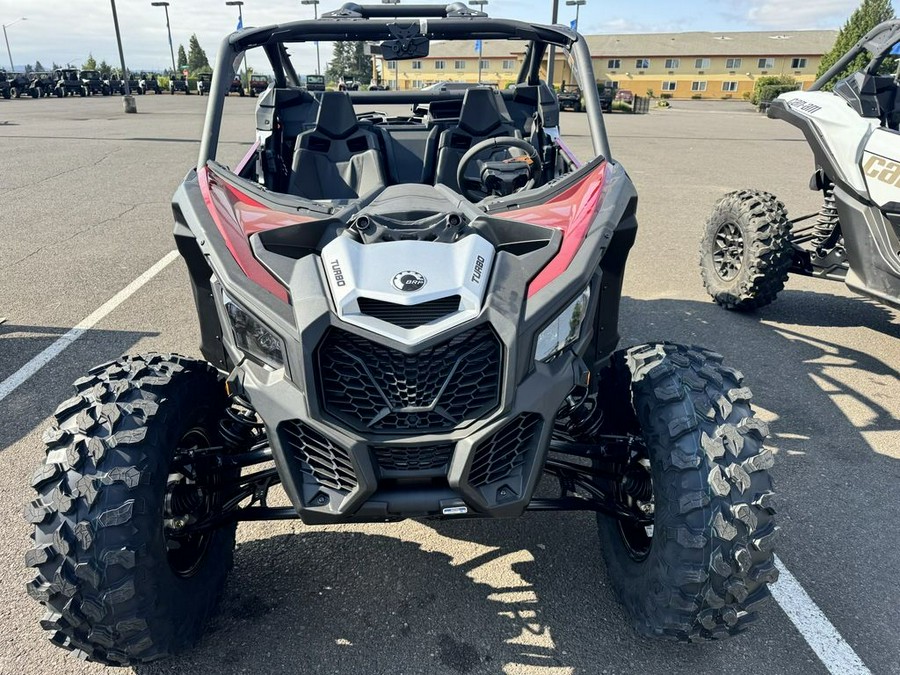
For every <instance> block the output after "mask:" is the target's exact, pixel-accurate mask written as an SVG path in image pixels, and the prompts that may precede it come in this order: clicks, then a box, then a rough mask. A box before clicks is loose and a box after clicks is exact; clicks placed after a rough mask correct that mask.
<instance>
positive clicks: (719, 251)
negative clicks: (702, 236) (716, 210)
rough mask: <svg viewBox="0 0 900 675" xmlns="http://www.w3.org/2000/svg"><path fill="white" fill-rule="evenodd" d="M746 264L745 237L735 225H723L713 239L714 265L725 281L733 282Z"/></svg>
mask: <svg viewBox="0 0 900 675" xmlns="http://www.w3.org/2000/svg"><path fill="white" fill-rule="evenodd" d="M743 264H744V235H743V234H742V233H741V229H740V228H739V227H738V226H737V225H736V224H735V223H723V224H722V225H720V226H719V229H718V230H716V235H715V237H714V238H713V265H714V266H715V270H716V274H718V275H719V277H721V279H722V280H723V281H731V280H732V279H734V278H735V277H737V275H738V274H739V273H740V271H741V267H742V266H743Z"/></svg>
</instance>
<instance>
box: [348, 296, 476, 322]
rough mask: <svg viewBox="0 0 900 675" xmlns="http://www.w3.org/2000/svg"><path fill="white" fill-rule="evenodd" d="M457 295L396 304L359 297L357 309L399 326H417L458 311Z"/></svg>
mask: <svg viewBox="0 0 900 675" xmlns="http://www.w3.org/2000/svg"><path fill="white" fill-rule="evenodd" d="M459 300H460V298H459V296H458V295H451V296H449V297H446V298H438V299H437V300H429V301H428V302H421V303H419V304H418V305H398V304H396V303H393V302H385V301H383V300H374V299H372V298H359V299H358V300H357V302H358V303H359V311H360V312H362V313H363V314H366V315H367V316H371V317H373V318H375V319H380V320H381V321H386V322H387V323H392V324H394V325H395V326H400V328H418V327H419V326H424V325H425V324H426V323H431V322H432V321H437V320H438V319H443V318H444V317H445V316H448V315H450V314H453V313H454V312H457V311H459Z"/></svg>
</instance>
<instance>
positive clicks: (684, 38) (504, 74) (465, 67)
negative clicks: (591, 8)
mask: <svg viewBox="0 0 900 675" xmlns="http://www.w3.org/2000/svg"><path fill="white" fill-rule="evenodd" d="M836 36H837V31H832V30H824V31H821V30H820V31H777V32H727V33H723V32H715V33H710V32H691V33H643V34H621V35H588V36H586V38H587V43H588V48H589V49H590V51H591V55H592V59H593V66H594V76H595V77H596V79H597V80H610V81H613V82H617V83H618V85H619V88H620V89H628V90H631V91H633V92H634V93H635V94H637V95H639V96H644V95H646V94H647V92H648V91H652V92H653V94H654V96H666V97H667V98H668V97H670V98H673V99H689V98H706V99H729V98H734V99H740V98H745V97H748V96H749V93H750V92H752V91H753V86H754V84H755V82H756V79H757V78H758V77H761V76H764V75H791V76H792V77H794V78H796V79H797V80H798V81H799V82H800V83H801V85H802V86H803V87H808V86H809V85H810V84H811V83H812V82H813V81H814V80H815V75H816V71H817V70H818V68H819V62H820V61H821V58H822V55H823V54H824V53H825V52H827V51H828V50H830V49H831V47H832V45H833V44H834V40H835V37H836ZM510 46H511V45H510V43H509V42H504V41H493V42H492V41H490V40H487V41H485V42H484V43H483V45H482V74H481V81H482V82H484V83H487V84H493V85H496V86H499V87H501V88H502V87H505V86H506V85H507V84H508V83H510V82H515V80H516V76H517V75H518V72H519V68H520V67H521V65H522V58H523V55H524V46H523V47H522V48H518V45H512V47H513V49H512V50H510ZM398 64H399V70H395V66H396V65H398ZM378 67H379V69H380V70H381V73H382V77H383V79H384V80H385V82H387V83H388V84H390V85H391V86H392V87H393V86H394V82H395V81H396V82H397V85H398V86H399V88H400V89H418V88H421V87H424V86H427V85H429V84H434V83H435V82H477V81H478V54H477V52H476V51H475V41H474V40H473V41H467V42H432V43H431V50H430V54H429V56H428V57H427V58H424V59H420V60H417V61H400V62H397V63H394V62H387V63H379V65H378ZM545 74H546V73H545ZM395 76H396V80H395ZM554 81H555V82H556V84H561V83H562V82H571V81H572V73H571V72H570V70H569V65H568V62H567V61H566V59H565V57H564V55H563V54H561V53H559V52H557V58H556V66H555V74H554Z"/></svg>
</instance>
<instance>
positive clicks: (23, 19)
mask: <svg viewBox="0 0 900 675" xmlns="http://www.w3.org/2000/svg"><path fill="white" fill-rule="evenodd" d="M20 21H28V19H27V17H24V16H23V17H22V18H20V19H16V20H15V21H13V22H12V23H5V24H3V39H4V40H6V54H7V56H9V71H10V72H11V73H14V72H15V71H16V67H15V66H14V65H13V60H12V52H11V51H10V50H9V38H8V37H7V36H6V29H7V28H9V27H10V26H12V25H13V24H16V23H19V22H20Z"/></svg>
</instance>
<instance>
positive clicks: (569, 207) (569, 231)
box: [495, 162, 606, 298]
mask: <svg viewBox="0 0 900 675" xmlns="http://www.w3.org/2000/svg"><path fill="white" fill-rule="evenodd" d="M605 180H606V162H603V163H602V164H600V165H599V166H598V167H597V168H596V169H594V170H593V171H591V172H590V173H589V174H588V175H586V176H585V177H584V178H582V179H581V180H580V181H578V183H576V184H575V185H573V186H572V187H570V188H569V189H568V190H566V191H565V192H562V193H560V194H558V195H557V196H556V197H554V198H553V199H551V200H550V201H548V202H547V203H545V204H541V205H539V206H529V207H526V208H522V209H516V210H514V211H505V212H503V213H497V214H495V217H497V218H509V219H511V220H520V221H522V222H524V223H532V224H534V225H541V226H543V227H553V228H556V229H558V230H562V234H563V241H562V245H561V246H560V247H559V251H557V253H556V255H555V256H553V258H552V259H551V260H550V262H549V263H547V266H546V267H544V269H542V270H541V271H540V272H539V273H538V275H537V276H536V277H535V278H534V279H532V280H531V283H530V284H528V297H529V298H530V297H531V296H532V295H534V294H535V293H537V292H538V291H539V290H541V289H542V288H544V287H545V286H546V285H547V284H549V283H550V282H551V281H553V280H554V279H555V278H556V277H558V276H559V275H560V274H562V273H563V272H564V271H565V269H566V268H567V267H568V266H569V263H571V262H572V259H573V258H574V257H575V254H576V253H577V252H578V249H579V248H580V247H581V244H582V242H583V241H584V238H585V236H586V235H587V233H588V230H589V229H590V227H591V223H592V222H593V221H594V216H596V214H597V210H598V209H599V208H600V200H601V195H602V193H603V183H604V182H605Z"/></svg>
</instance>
